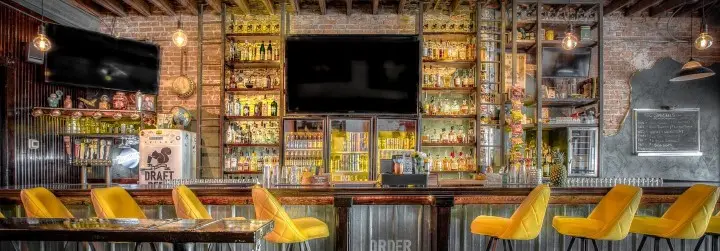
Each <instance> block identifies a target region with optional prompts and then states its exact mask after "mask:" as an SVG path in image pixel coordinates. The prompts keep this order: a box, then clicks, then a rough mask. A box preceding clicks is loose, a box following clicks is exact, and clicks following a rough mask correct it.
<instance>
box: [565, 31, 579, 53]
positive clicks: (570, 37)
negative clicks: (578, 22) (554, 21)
mask: <svg viewBox="0 0 720 251" xmlns="http://www.w3.org/2000/svg"><path fill="white" fill-rule="evenodd" d="M577 44H578V38H577V37H576V36H575V34H573V33H572V32H568V33H565V38H563V40H562V48H563V49H565V50H572V49H575V47H577Z"/></svg>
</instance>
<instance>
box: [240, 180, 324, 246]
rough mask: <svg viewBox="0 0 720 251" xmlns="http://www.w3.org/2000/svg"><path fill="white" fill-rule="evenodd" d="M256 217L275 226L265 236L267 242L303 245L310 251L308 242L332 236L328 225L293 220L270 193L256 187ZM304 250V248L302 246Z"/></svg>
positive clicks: (254, 203)
mask: <svg viewBox="0 0 720 251" xmlns="http://www.w3.org/2000/svg"><path fill="white" fill-rule="evenodd" d="M252 198H253V205H254V206H255V217H256V218H257V219H258V220H272V221H273V223H274V224H275V227H274V228H273V231H272V232H270V233H268V234H267V235H265V240H267V241H269V242H272V243H279V244H282V245H283V250H285V249H284V247H285V245H287V244H295V243H302V244H303V245H305V247H306V248H307V249H308V250H309V248H310V245H309V243H308V242H307V241H309V240H312V239H319V238H325V237H328V236H329V235H330V231H329V230H328V226H327V224H325V222H322V221H321V220H318V219H316V218H312V217H303V218H297V219H291V218H290V216H288V214H287V213H286V212H285V209H283V207H282V205H280V203H279V202H278V201H277V199H275V197H274V196H272V194H270V192H269V191H268V190H267V189H265V188H262V187H259V186H256V187H253V189H252ZM301 248H302V246H301Z"/></svg>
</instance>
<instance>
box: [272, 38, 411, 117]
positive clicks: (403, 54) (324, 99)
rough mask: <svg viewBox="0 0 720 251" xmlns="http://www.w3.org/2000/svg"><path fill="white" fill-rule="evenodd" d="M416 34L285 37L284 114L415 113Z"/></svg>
mask: <svg viewBox="0 0 720 251" xmlns="http://www.w3.org/2000/svg"><path fill="white" fill-rule="evenodd" d="M419 50H420V41H419V39H418V37H417V36H386V35H341V36H318V35H304V36H292V37H289V38H287V43H286V58H287V60H286V61H287V83H286V86H287V112H288V113H324V114H334V113H389V114H416V113H417V112H418V91H419V90H418V83H419V79H420V77H419V75H420V74H419V64H420V53H419Z"/></svg>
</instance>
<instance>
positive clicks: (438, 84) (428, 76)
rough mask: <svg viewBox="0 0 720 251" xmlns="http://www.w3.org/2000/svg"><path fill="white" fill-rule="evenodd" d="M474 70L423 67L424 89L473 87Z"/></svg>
mask: <svg viewBox="0 0 720 251" xmlns="http://www.w3.org/2000/svg"><path fill="white" fill-rule="evenodd" d="M474 79H475V69H456V68H437V67H430V66H423V83H422V86H423V87H426V88H460V87H474V86H475V81H474Z"/></svg>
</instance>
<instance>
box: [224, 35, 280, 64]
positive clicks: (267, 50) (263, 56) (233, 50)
mask: <svg viewBox="0 0 720 251" xmlns="http://www.w3.org/2000/svg"><path fill="white" fill-rule="evenodd" d="M273 45H274V46H273ZM278 60H280V47H279V46H278V43H277V42H273V41H268V42H267V43H265V41H261V42H259V43H257V42H253V43H250V42H248V41H247V40H245V42H244V43H241V42H235V43H230V61H278Z"/></svg>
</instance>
